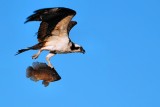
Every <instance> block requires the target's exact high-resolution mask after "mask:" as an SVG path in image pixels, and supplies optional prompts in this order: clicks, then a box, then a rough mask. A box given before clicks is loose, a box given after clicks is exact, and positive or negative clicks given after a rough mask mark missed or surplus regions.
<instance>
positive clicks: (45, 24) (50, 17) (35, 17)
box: [25, 7, 76, 42]
mask: <svg viewBox="0 0 160 107" xmlns="http://www.w3.org/2000/svg"><path fill="white" fill-rule="evenodd" d="M75 15H76V12H75V11H74V10H72V9H69V8H64V7H57V8H45V9H39V10H36V11H35V12H34V14H32V15H31V16H29V17H28V18H27V20H26V22H25V23H27V22H29V21H41V23H40V27H39V30H38V34H37V38H38V40H39V42H41V41H43V40H44V39H45V38H46V37H49V36H51V35H52V34H54V33H57V31H58V32H59V30H66V32H68V31H70V30H71V28H72V27H73V26H74V25H75V22H74V21H73V22H72V21H71V19H72V18H73V17H74V16H75ZM69 23H71V24H69ZM68 25H69V28H68Z"/></svg>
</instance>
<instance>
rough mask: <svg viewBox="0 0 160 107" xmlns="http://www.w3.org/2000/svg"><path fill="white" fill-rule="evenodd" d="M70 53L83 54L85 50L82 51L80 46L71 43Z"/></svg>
mask: <svg viewBox="0 0 160 107" xmlns="http://www.w3.org/2000/svg"><path fill="white" fill-rule="evenodd" d="M71 51H72V52H80V53H83V54H85V52H86V51H85V50H84V49H83V47H82V46H80V45H78V44H74V43H72V46H71Z"/></svg>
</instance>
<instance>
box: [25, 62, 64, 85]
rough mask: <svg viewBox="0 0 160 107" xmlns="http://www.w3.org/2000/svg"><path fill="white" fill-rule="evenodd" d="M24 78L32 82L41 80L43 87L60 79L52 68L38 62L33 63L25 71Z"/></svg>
mask: <svg viewBox="0 0 160 107" xmlns="http://www.w3.org/2000/svg"><path fill="white" fill-rule="evenodd" d="M26 76H27V78H30V79H31V80H33V81H39V80H43V81H42V84H44V86H45V87H46V86H48V85H49V83H50V82H54V81H58V80H60V79H61V77H60V76H59V75H58V73H57V72H56V70H55V69H54V68H51V67H49V66H48V65H47V64H45V63H40V62H34V63H33V64H32V66H29V67H28V68H27V70H26Z"/></svg>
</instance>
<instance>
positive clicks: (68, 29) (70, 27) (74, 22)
mask: <svg viewBox="0 0 160 107" xmlns="http://www.w3.org/2000/svg"><path fill="white" fill-rule="evenodd" d="M76 24H77V22H76V21H70V22H69V25H68V28H67V32H68V34H69V32H70V30H71V29H72V28H73V27H74V26H75V25H76Z"/></svg>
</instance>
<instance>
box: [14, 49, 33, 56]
mask: <svg viewBox="0 0 160 107" xmlns="http://www.w3.org/2000/svg"><path fill="white" fill-rule="evenodd" d="M28 50H30V48H26V49H20V50H18V52H17V53H16V55H18V54H20V53H22V52H25V51H28Z"/></svg>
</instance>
